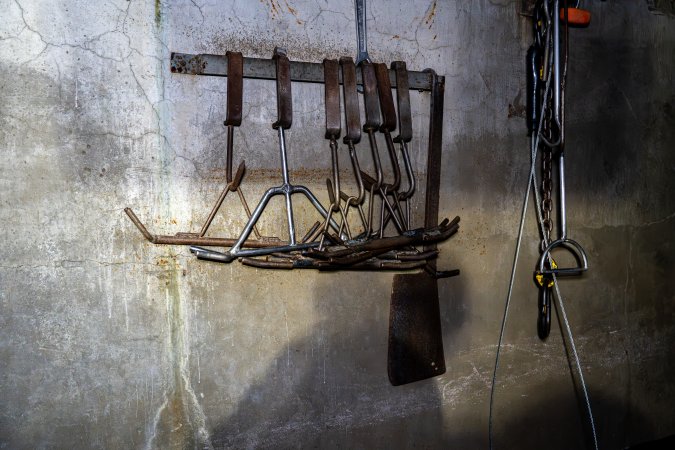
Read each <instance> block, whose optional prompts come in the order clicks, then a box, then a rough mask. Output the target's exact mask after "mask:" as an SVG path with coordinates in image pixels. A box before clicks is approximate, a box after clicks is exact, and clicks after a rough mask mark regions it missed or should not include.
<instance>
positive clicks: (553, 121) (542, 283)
mask: <svg viewBox="0 0 675 450" xmlns="http://www.w3.org/2000/svg"><path fill="white" fill-rule="evenodd" d="M564 3H565V7H564V8H562V9H561V8H560V2H559V0H541V1H539V2H538V3H537V5H536V6H535V12H534V19H535V20H534V36H535V42H534V44H533V45H532V46H531V47H530V49H529V51H528V54H527V66H528V69H527V70H528V109H527V111H528V112H527V126H528V134H530V139H531V140H532V146H534V145H538V146H540V150H541V155H542V156H541V198H542V200H541V204H540V205H539V208H540V212H539V215H540V216H541V218H542V242H541V254H540V256H539V259H538V261H537V267H536V270H535V273H534V278H535V282H536V284H537V286H538V288H539V298H538V318H537V333H538V335H539V337H540V338H541V339H546V337H547V336H548V335H549V333H550V329H551V300H552V297H553V287H554V283H555V278H556V276H569V275H580V274H582V273H583V272H585V271H586V270H588V258H587V256H586V252H585V250H584V249H583V247H582V246H581V245H580V244H579V243H578V242H576V241H574V240H572V239H570V238H569V237H568V236H567V207H566V189H565V80H566V76H567V60H568V55H569V34H568V24H569V23H570V22H571V21H570V20H569V11H570V10H571V8H567V2H566V1H565V2H564ZM577 6H578V5H577ZM574 11H576V12H575V13H574V19H573V20H574V21H575V24H576V25H578V26H583V24H584V23H585V24H586V25H587V24H588V22H589V21H590V14H583V13H581V12H580V11H581V10H579V9H578V8H574ZM561 21H563V22H564V23H565V33H564V37H565V49H564V58H561V48H560V39H561V30H560V22H561ZM545 83H551V86H552V89H547V90H545V92H544V95H541V91H542V86H543V85H544V84H545ZM539 123H541V126H540V125H539ZM554 161H555V162H557V168H558V198H557V202H558V221H559V224H558V237H557V239H555V240H552V239H551V232H552V229H553V221H552V219H551V212H552V209H553V198H552V191H553V183H554V180H553V163H554ZM557 248H563V249H566V250H567V251H569V252H570V253H571V254H572V256H573V257H574V259H575V261H576V264H577V265H576V266H574V267H559V266H558V264H557V263H556V261H555V260H554V259H553V257H552V251H553V250H554V249H557Z"/></svg>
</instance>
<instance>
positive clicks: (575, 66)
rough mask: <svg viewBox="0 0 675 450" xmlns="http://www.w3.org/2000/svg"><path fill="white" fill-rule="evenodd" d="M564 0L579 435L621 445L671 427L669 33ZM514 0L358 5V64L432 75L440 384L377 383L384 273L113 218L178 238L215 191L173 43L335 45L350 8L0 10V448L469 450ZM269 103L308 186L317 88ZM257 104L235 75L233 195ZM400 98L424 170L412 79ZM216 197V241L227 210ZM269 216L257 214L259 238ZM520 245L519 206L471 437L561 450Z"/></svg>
mask: <svg viewBox="0 0 675 450" xmlns="http://www.w3.org/2000/svg"><path fill="white" fill-rule="evenodd" d="M584 3H585V4H587V6H588V7H589V8H590V9H591V10H592V12H593V23H592V25H591V27H590V28H589V29H587V30H574V31H573V33H572V42H571V56H570V58H571V62H570V64H571V66H570V75H569V94H568V125H569V126H568V146H567V148H568V158H567V159H568V172H569V178H568V183H569V192H568V194H569V200H568V206H569V209H570V211H569V226H570V234H571V235H572V237H574V238H575V239H577V240H578V241H579V242H580V243H582V244H583V245H584V246H585V247H586V249H587V250H588V253H589V258H590V264H591V270H590V271H589V272H588V274H587V275H585V276H584V277H583V278H580V279H569V280H565V281H563V282H561V290H562V292H563V295H564V296H565V300H566V303H565V305H566V310H567V314H568V316H569V319H570V322H571V327H572V329H573V331H574V333H575V337H576V344H577V347H578V351H579V355H580V357H581V360H582V365H583V368H584V371H585V375H586V382H587V384H588V387H589V390H590V395H591V401H592V405H593V408H594V412H595V419H596V426H597V431H598V435H599V440H600V444H601V446H602V447H603V448H622V447H624V446H625V445H629V444H632V443H637V442H641V441H645V440H649V439H655V438H658V437H661V436H665V435H669V434H673V433H675V419H674V418H673V415H672V404H673V402H674V401H675V384H674V383H673V381H672V380H673V375H675V365H674V363H673V356H675V351H674V350H673V348H674V347H673V337H674V334H675V327H674V325H673V324H674V322H673V316H674V314H675V312H674V308H673V300H674V297H675V288H674V287H673V283H672V278H673V275H675V273H674V272H675V270H674V269H673V267H674V266H675V265H674V256H673V255H674V250H675V249H674V245H675V239H674V237H673V231H674V226H675V196H673V195H672V193H673V192H674V189H675V177H673V174H674V170H675V153H674V152H673V147H674V146H675V126H673V123H675V118H674V112H673V111H674V110H673V105H674V102H675V87H674V86H675V83H674V81H673V73H674V72H675V59H674V58H673V55H674V54H675V28H674V27H673V20H674V19H673V17H671V16H668V15H667V14H668V13H669V12H672V11H670V10H668V7H667V5H665V9H664V4H665V3H667V2H654V1H649V2H646V1H645V2H643V1H633V2H627V1H618V0H610V1H607V2H598V1H592V2H591V1H586V2H584ZM520 4H521V2H520V1H515V0H499V1H496V0H492V1H486V0H470V1H469V0H467V1H458V2H454V1H453V2H445V1H428V0H427V1H414V2H404V1H399V2H389V1H384V0H378V1H375V0H372V1H369V2H368V18H369V22H368V32H369V45H370V54H371V56H372V57H373V59H375V60H378V61H385V62H389V61H391V60H394V59H402V60H405V61H407V62H408V67H409V68H411V69H413V70H421V69H424V68H426V67H432V68H434V69H436V70H437V71H438V72H439V73H440V74H442V75H445V76H446V83H447V84H446V97H445V105H446V106H445V116H446V121H445V127H444V147H443V150H444V157H443V167H442V179H443V181H442V183H443V184H442V189H441V191H442V193H441V216H449V217H453V216H454V215H455V214H459V215H460V216H461V217H462V223H461V230H460V232H459V233H458V235H456V236H455V237H454V238H453V239H451V240H450V241H449V242H448V243H446V244H444V245H443V246H442V253H441V257H440V260H439V267H440V268H442V269H451V268H460V269H461V270H462V274H461V275H460V276H459V277H457V278H451V279H448V280H443V281H440V282H439V289H440V300H441V312H442V323H443V332H444V344H445V357H446V363H447V366H448V370H447V373H446V374H444V375H442V376H439V377H437V378H435V379H431V380H426V381H422V382H418V383H415V384H412V385H407V386H402V387H392V386H391V385H390V384H389V382H388V380H387V375H386V349H387V325H388V314H389V296H390V292H391V280H392V275H391V274H371V273H336V274H323V273H315V272H311V271H310V272H302V273H300V272H297V273H296V272H272V271H262V270H255V269H251V268H246V267H243V266H241V265H240V264H238V263H235V264H231V265H218V264H210V263H204V262H198V261H196V260H195V259H194V258H193V257H192V256H191V255H190V254H189V252H188V251H187V249H186V248H183V247H176V246H163V247H162V246H152V245H150V244H149V243H147V242H146V241H144V239H143V238H142V236H141V235H140V234H139V233H138V231H137V230H136V229H135V228H134V227H133V225H132V224H131V222H130V221H129V220H128V219H127V217H126V216H125V215H124V213H123V208H124V207H125V206H133V207H134V209H135V210H136V212H137V214H138V215H139V216H140V217H141V219H142V220H145V221H146V222H148V223H149V226H150V227H151V228H152V229H153V230H154V231H156V232H158V233H165V234H172V233H174V232H176V231H181V230H186V229H197V228H198V227H199V226H200V225H201V223H202V221H203V220H204V218H205V215H206V213H207V211H208V209H209V208H210V206H211V205H212V204H213V202H214V201H215V199H216V197H217V195H218V192H219V190H220V189H221V188H222V186H223V167H224V164H225V160H224V150H225V130H224V128H223V126H222V121H223V119H224V105H225V98H226V97H225V93H226V80H225V79H216V78H209V77H193V76H185V75H172V74H171V73H170V71H169V65H168V62H169V55H170V52H171V51H178V52H186V53H199V52H208V53H217V54H222V53H224V52H225V51H227V50H239V51H241V52H243V53H244V55H246V56H258V57H269V56H270V55H271V52H272V49H273V48H274V46H277V45H280V46H284V47H286V48H287V49H288V51H289V55H290V57H291V59H296V60H306V61H314V62H319V61H321V60H322V59H323V58H324V57H338V56H341V55H353V54H354V53H355V44H354V41H355V25H354V12H353V10H354V7H353V2H352V1H339V2H338V1H333V2H330V3H329V2H327V1H301V0H264V1H263V0H261V1H259V2H243V1H236V2H235V1H232V2H205V1H202V0H193V1H178V0H175V1H162V2H160V1H159V0H158V1H156V2H154V3H153V2H140V1H126V0H110V1H106V2H102V1H101V2H91V1H53V2H38V1H31V0H1V1H0V8H1V10H2V17H3V20H2V25H0V98H1V99H2V108H1V109H0V143H1V148H2V155H3V157H2V158H1V160H0V186H1V192H2V196H1V197H0V201H1V202H2V207H1V208H0V224H1V228H0V229H1V231H0V233H1V236H2V239H1V241H0V242H1V244H2V245H0V330H1V331H0V361H1V364H0V447H1V448H52V447H57V448H78V447H79V448H196V447H199V448H202V447H214V448H220V447H233V448H254V447H255V448H257V447H282V448H284V447H327V448H332V447H335V448H337V447H340V448H345V447H347V448H374V447H380V448H385V447H386V448H408V447H423V448H432V447H445V448H448V447H449V448H452V447H456V448H485V447H486V446H487V417H488V416H487V413H488V400H489V386H490V377H491V374H492V367H493V361H494V355H495V349H496V343H497V337H498V332H499V325H500V320H501V315H502V312H503V305H504V300H505V297H506V292H507V288H508V282H509V272H510V268H511V262H512V258H513V252H514V247H515V238H516V232H517V225H518V220H519V211H520V207H521V204H522V198H523V195H524V190H525V188H526V183H527V172H528V164H529V157H528V148H527V138H526V135H525V126H524V119H523V118H522V117H521V116H522V114H523V105H524V102H525V98H524V92H525V89H524V79H525V76H524V55H525V51H526V49H527V46H528V45H529V41H530V37H529V35H530V28H529V22H528V21H527V20H526V19H524V18H522V17H520V16H519V15H518V10H519V8H520ZM659 5H661V7H659ZM659 12H665V13H666V14H658V13H659ZM293 92H294V107H295V121H294V127H293V129H292V130H291V131H290V133H289V151H290V165H291V168H292V169H293V170H294V173H293V176H294V177H295V178H296V179H297V180H302V181H303V182H305V183H306V184H308V185H309V186H310V187H312V188H314V189H315V190H316V191H317V192H319V193H320V194H321V195H320V198H321V199H323V200H324V201H325V199H326V195H325V194H324V189H323V188H322V186H323V182H322V180H323V179H324V178H325V177H326V176H327V174H328V170H329V154H328V146H327V143H326V141H325V140H324V139H323V131H322V125H323V113H322V110H321V105H322V96H323V91H322V88H321V87H320V86H306V85H299V84H298V85H294V86H293ZM273 94H274V85H273V83H271V82H264V81H258V82H255V81H246V83H245V102H246V104H245V107H244V113H245V118H244V125H243V126H242V128H241V129H240V130H237V134H236V136H235V145H236V147H235V148H236V150H235V164H236V163H237V162H238V161H239V160H241V159H245V160H246V163H247V166H248V168H249V171H248V175H247V178H246V179H245V181H244V187H245V192H246V194H247V196H248V197H249V201H250V202H252V203H255V202H256V201H257V198H258V197H259V196H260V194H261V193H262V192H263V190H264V189H265V188H266V187H267V186H269V185H270V184H271V183H276V182H277V180H278V176H279V175H278V172H277V171H276V169H275V168H276V167H277V158H278V154H277V146H276V145H277V144H276V136H275V134H274V132H273V131H272V130H271V128H270V123H271V122H272V121H273V120H274V117H275V114H276V109H275V108H276V105H275V101H274V96H273ZM413 101H414V104H415V105H417V106H415V108H416V112H417V113H418V114H417V117H418V119H416V120H415V136H416V138H415V141H414V143H413V153H414V160H415V165H416V167H417V169H418V171H419V175H420V177H423V176H424V161H425V154H424V151H425V142H426V141H425V136H426V130H425V129H426V127H427V122H426V117H425V115H424V111H425V110H426V108H427V105H428V94H415V95H414V96H413ZM343 156H344V155H343ZM342 163H343V167H347V166H346V159H345V160H343V161H342ZM235 200H236V199H232V201H230V200H227V203H226V206H227V207H228V208H229V209H230V210H231V213H230V214H229V215H228V216H222V217H220V218H219V219H218V221H217V223H215V224H214V233H219V234H225V233H226V231H227V230H233V229H236V228H237V227H239V226H241V224H242V223H243V220H242V212H241V209H240V206H239V205H238V203H237V202H236V201H235ZM278 205H279V204H277V206H278ZM420 207H421V202H418V203H416V205H415V208H416V209H415V212H416V214H417V217H418V218H419V217H420V214H421V208H420ZM277 211H278V212H277V213H275V214H271V216H270V217H268V218H266V219H265V220H264V221H263V223H262V224H261V228H262V231H263V233H264V234H268V235H269V234H281V237H283V232H282V231H279V230H283V229H284V228H283V226H282V225H283V220H282V217H281V214H282V213H281V212H280V210H277ZM297 215H298V218H299V221H300V223H301V225H300V227H301V228H303V227H306V226H308V224H310V223H311V222H313V220H314V216H312V214H311V213H310V209H309V208H307V207H306V206H304V205H300V210H299V212H298V213H297ZM418 223H419V222H418ZM537 241H538V236H537V232H536V227H535V221H534V212H533V210H532V209H530V214H529V216H528V221H527V223H526V228H525V239H524V245H523V252H522V254H521V260H520V263H521V264H520V266H519V271H518V274H517V277H516V283H515V290H514V297H513V303H512V307H511V311H510V315H509V322H508V324H507V329H506V335H505V347H504V353H503V359H502V365H501V370H500V372H499V377H498V384H497V391H496V397H495V408H496V409H495V418H494V419H495V440H496V441H495V443H496V446H497V448H579V447H582V446H583V445H584V444H588V443H589V441H588V436H589V430H588V426H587V422H586V421H585V418H584V416H583V414H584V408H583V401H582V398H581V397H580V395H579V393H578V392H579V391H578V390H577V393H576V394H575V383H576V386H577V387H578V380H577V381H575V380H574V379H573V378H572V376H571V374H570V366H569V364H568V359H567V357H566V353H565V348H564V346H563V340H562V339H561V337H560V336H561V334H560V329H559V326H558V322H555V321H554V327H553V330H552V335H551V337H550V338H549V339H548V340H547V341H546V342H541V341H540V340H539V339H538V338H537V337H536V327H535V318H536V312H535V308H536V306H535V305H536V290H535V288H534V286H533V284H532V279H531V270H532V268H533V266H534V262H535V260H536V257H537V248H538V247H537V246H538V242H537Z"/></svg>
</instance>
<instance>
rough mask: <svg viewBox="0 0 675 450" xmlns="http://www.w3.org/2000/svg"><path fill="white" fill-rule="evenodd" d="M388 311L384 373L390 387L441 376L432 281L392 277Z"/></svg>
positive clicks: (422, 277) (435, 287) (435, 285)
mask: <svg viewBox="0 0 675 450" xmlns="http://www.w3.org/2000/svg"><path fill="white" fill-rule="evenodd" d="M390 305H391V306H390V310H389V352H388V358H387V372H388V374H389V381H390V382H391V384H393V385H394V386H399V385H401V384H407V383H412V382H414V381H419V380H423V379H425V378H430V377H435V376H437V375H441V374H442V373H445V358H444V356H443V336H442V333H441V315H440V310H439V306H438V283H437V281H436V278H434V277H432V276H431V275H429V274H427V273H426V272H422V273H419V274H397V275H394V284H393V287H392V293H391V304H390Z"/></svg>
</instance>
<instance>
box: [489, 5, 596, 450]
mask: <svg viewBox="0 0 675 450" xmlns="http://www.w3.org/2000/svg"><path fill="white" fill-rule="evenodd" d="M577 5H578V2H577ZM547 34H548V30H547ZM545 40H548V39H545ZM549 89H550V68H549V76H547V82H546V88H545V92H544V96H543V98H546V97H547V96H548V92H549ZM545 108H546V102H544V103H543V105H542V113H541V114H540V119H539V125H538V128H537V133H536V137H535V138H534V139H532V141H531V142H532V144H531V149H530V151H531V153H530V157H531V164H530V175H529V179H528V184H527V190H526V192H525V199H524V202H523V208H522V212H521V217H520V225H519V228H518V238H517V240H516V250H515V253H514V258H513V266H512V269H511V279H510V282H509V290H508V293H507V296H506V305H505V307H504V316H503V317H502V324H501V329H500V332H499V341H498V343H497V353H496V356H495V366H494V371H493V373H492V385H491V387H490V411H489V417H488V441H489V448H490V450H492V448H493V447H492V433H493V420H492V417H493V409H494V394H495V385H496V382H497V371H498V369H499V357H500V354H501V347H502V342H503V339H504V331H505V329H506V320H507V318H508V311H509V306H510V303H511V295H512V293H513V284H514V280H515V275H516V269H517V265H518V257H519V255H520V245H521V242H522V237H523V228H524V224H525V216H526V213H527V205H528V202H529V197H530V188H532V190H534V195H535V203H536V204H537V205H539V204H540V203H541V199H540V196H539V191H538V189H537V177H536V174H535V167H536V161H537V152H538V148H539V139H540V138H541V128H542V124H543V117H544V110H545ZM535 210H536V212H537V222H538V225H539V229H540V231H541V232H542V234H543V236H544V241H545V243H546V245H548V238H547V236H546V234H545V233H544V224H543V218H542V215H541V210H540V209H539V208H535ZM553 281H554V285H555V291H556V297H557V299H558V305H559V306H560V311H561V313H562V317H563V321H564V323H565V328H566V330H567V335H568V338H569V341H570V344H571V347H572V353H573V355H574V361H575V364H576V367H577V371H578V373H579V379H580V381H581V388H582V391H583V393H584V399H585V401H586V408H587V410H588V417H589V422H590V425H591V431H592V434H593V444H594V447H595V449H596V450H598V449H599V446H598V438H597V433H596V430H595V420H594V418H593V411H592V409H591V402H590V398H589V395H588V389H587V387H586V382H585V380H584V375H583V371H582V370H581V362H580V359H579V354H578V352H577V348H576V345H575V343H574V337H573V335H572V329H571V327H570V324H569V320H568V318H567V313H566V311H565V306H564V302H563V297H562V295H561V294H560V288H559V286H558V281H557V277H556V276H555V274H554V275H553Z"/></svg>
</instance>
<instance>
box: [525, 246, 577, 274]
mask: <svg viewBox="0 0 675 450" xmlns="http://www.w3.org/2000/svg"><path fill="white" fill-rule="evenodd" d="M557 247H563V248H565V249H567V250H569V251H570V252H571V253H572V254H573V255H574V257H575V259H576V260H577V262H578V263H579V266H577V267H563V268H560V267H556V268H551V269H547V268H546V260H547V259H548V257H549V256H550V254H551V251H552V250H553V249H554V248H557ZM537 267H538V273H540V274H544V275H580V274H581V273H582V272H585V271H587V270H588V257H587V256H586V251H585V250H584V249H583V248H582V247H581V245H579V243H578V242H577V241H574V240H572V239H568V238H562V239H556V240H555V241H553V242H551V243H550V244H548V247H546V249H545V250H544V251H543V252H542V253H541V256H539V261H538V262H537Z"/></svg>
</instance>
